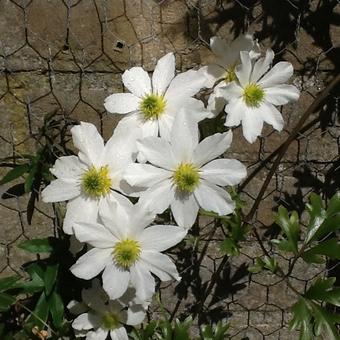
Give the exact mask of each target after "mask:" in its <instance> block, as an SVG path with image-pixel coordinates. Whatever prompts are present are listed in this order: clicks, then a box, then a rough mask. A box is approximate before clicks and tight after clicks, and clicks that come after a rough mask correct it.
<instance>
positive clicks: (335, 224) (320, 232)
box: [310, 214, 340, 242]
mask: <svg viewBox="0 0 340 340" xmlns="http://www.w3.org/2000/svg"><path fill="white" fill-rule="evenodd" d="M338 229H340V214H337V215H334V216H331V217H327V218H326V219H325V220H324V221H323V222H322V224H321V225H320V227H319V228H318V229H317V230H316V232H315V234H314V235H313V237H312V238H311V240H310V242H312V241H314V240H320V239H323V238H324V237H325V236H327V235H329V234H330V233H332V232H334V231H336V230H338Z"/></svg>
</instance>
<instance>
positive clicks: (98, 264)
mask: <svg viewBox="0 0 340 340" xmlns="http://www.w3.org/2000/svg"><path fill="white" fill-rule="evenodd" d="M111 253H112V249H110V248H109V249H97V248H93V249H91V250H89V251H88V252H87V253H85V254H84V255H83V256H81V257H80V258H79V259H78V261H77V262H76V263H75V264H74V265H73V266H72V267H71V268H70V271H71V272H72V274H73V275H75V276H77V277H79V278H81V279H85V280H90V279H92V278H93V277H95V276H97V275H98V274H99V273H100V272H101V271H102V270H103V269H104V268H105V266H106V265H107V264H108V263H109V262H110V261H112V260H111Z"/></svg>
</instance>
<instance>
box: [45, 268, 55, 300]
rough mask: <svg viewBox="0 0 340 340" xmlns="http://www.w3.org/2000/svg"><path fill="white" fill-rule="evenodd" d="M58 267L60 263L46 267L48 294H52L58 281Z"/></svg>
mask: <svg viewBox="0 0 340 340" xmlns="http://www.w3.org/2000/svg"><path fill="white" fill-rule="evenodd" d="M58 268H59V265H58V264H55V265H49V266H47V268H46V271H45V274H44V282H45V293H46V296H48V295H50V293H51V291H52V289H53V287H54V285H55V282H56V279H57V276H58Z"/></svg>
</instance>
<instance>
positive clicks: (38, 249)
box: [18, 238, 53, 254]
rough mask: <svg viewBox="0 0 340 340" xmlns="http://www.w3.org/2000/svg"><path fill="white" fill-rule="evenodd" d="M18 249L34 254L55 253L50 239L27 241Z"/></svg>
mask: <svg viewBox="0 0 340 340" xmlns="http://www.w3.org/2000/svg"><path fill="white" fill-rule="evenodd" d="M18 247H19V248H21V249H24V250H26V251H29V252H30V253H34V254H37V253H51V252H52V251H53V246H52V245H51V242H50V239H48V238H43V239H38V238H36V239H33V240H27V241H24V242H22V243H20V244H19V245H18Z"/></svg>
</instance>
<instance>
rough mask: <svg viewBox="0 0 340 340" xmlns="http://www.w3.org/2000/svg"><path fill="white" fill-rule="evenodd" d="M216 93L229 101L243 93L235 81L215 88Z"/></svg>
mask: <svg viewBox="0 0 340 340" xmlns="http://www.w3.org/2000/svg"><path fill="white" fill-rule="evenodd" d="M216 92H217V93H216V95H217V96H219V97H223V98H224V99H225V100H227V101H230V100H233V99H236V98H239V97H241V96H242V94H243V89H242V87H241V86H240V85H238V84H237V83H236V82H235V81H232V82H231V83H228V84H227V85H224V86H221V87H219V88H217V89H216Z"/></svg>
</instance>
